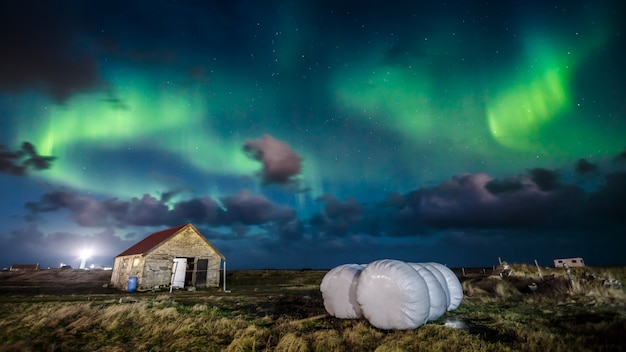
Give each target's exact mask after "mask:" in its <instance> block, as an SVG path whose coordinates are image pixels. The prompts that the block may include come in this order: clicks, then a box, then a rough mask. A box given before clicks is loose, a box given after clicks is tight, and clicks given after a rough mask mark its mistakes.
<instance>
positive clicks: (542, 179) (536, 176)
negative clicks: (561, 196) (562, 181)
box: [528, 167, 559, 191]
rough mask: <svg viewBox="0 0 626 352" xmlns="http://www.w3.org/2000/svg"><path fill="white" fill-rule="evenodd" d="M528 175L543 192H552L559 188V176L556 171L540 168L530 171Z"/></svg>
mask: <svg viewBox="0 0 626 352" xmlns="http://www.w3.org/2000/svg"><path fill="white" fill-rule="evenodd" d="M528 173H529V174H530V177H531V179H532V180H533V182H534V183H535V184H536V185H537V186H538V187H539V189H540V190H542V191H551V190H553V189H556V188H557V187H559V175H558V174H557V173H556V172H555V171H552V170H548V169H544V168H539V167H538V168H534V169H530V170H528Z"/></svg>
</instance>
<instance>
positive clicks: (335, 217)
mask: <svg viewBox="0 0 626 352" xmlns="http://www.w3.org/2000/svg"><path fill="white" fill-rule="evenodd" d="M317 201H318V202H324V203H325V205H324V208H323V209H322V210H321V211H320V212H319V213H317V214H315V215H313V216H312V217H311V219H310V224H311V225H312V226H314V227H315V228H316V231H318V232H322V233H324V234H327V235H331V236H343V235H346V234H347V233H349V232H350V230H351V228H352V227H353V226H354V225H356V224H357V223H358V222H360V221H361V220H362V219H363V217H362V215H363V210H364V208H363V205H362V204H361V203H359V202H358V201H357V200H356V199H354V198H347V199H346V200H345V201H344V202H341V201H339V200H338V199H337V198H335V196H333V195H330V194H327V195H324V196H321V197H318V198H317Z"/></svg>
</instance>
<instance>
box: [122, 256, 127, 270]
mask: <svg viewBox="0 0 626 352" xmlns="http://www.w3.org/2000/svg"><path fill="white" fill-rule="evenodd" d="M122 268H128V258H124V261H122Z"/></svg>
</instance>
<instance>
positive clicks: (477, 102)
mask: <svg viewBox="0 0 626 352" xmlns="http://www.w3.org/2000/svg"><path fill="white" fill-rule="evenodd" d="M625 7H626V5H625V3H624V2H623V1H570V0H563V1H480V2H479V1H448V2H441V1H431V2H428V4H422V2H420V1H397V2H394V1H336V0H333V1H326V0H324V1H295V0H294V1H156V0H154V1H153V0H150V1H119V0H116V1H82V0H81V1H24V0H20V1H2V2H1V3H0V45H1V48H2V49H1V50H0V51H1V54H0V223H2V226H1V227H0V267H8V266H10V265H11V264H12V263H37V262H38V263H40V264H41V266H42V267H58V266H59V264H60V263H66V264H69V265H72V266H74V267H77V266H78V264H79V261H80V260H79V253H80V252H81V250H85V249H89V250H91V252H92V256H91V258H90V259H89V260H88V262H87V264H94V265H95V266H111V265H112V264H113V258H114V257H115V256H116V255H117V254H119V253H120V252H122V251H123V250H125V249H126V248H128V247H130V246H131V245H133V244H134V243H136V242H137V241H139V240H140V239H142V238H144V237H145V236H147V235H148V234H150V233H153V232H155V231H159V230H162V229H165V228H167V227H173V226H177V225H181V224H185V223H189V222H190V223H192V224H193V225H194V226H196V228H198V229H199V230H200V232H201V233H202V234H204V235H205V237H207V239H208V240H209V241H211V243H213V244H214V245H215V246H216V247H217V248H218V249H219V250H220V251H221V252H222V253H223V254H224V255H225V256H226V258H227V260H228V266H229V267H230V268H234V269H237V268H240V269H244V268H331V267H334V266H336V265H339V264H344V263H369V262H371V261H373V260H377V259H383V258H392V259H399V260H405V261H412V262H427V261H436V262H440V263H444V264H446V265H448V266H454V267H459V266H463V267H472V266H491V265H493V264H497V263H498V257H501V258H502V259H503V260H506V261H509V262H514V263H532V262H533V260H534V259H537V260H538V261H539V263H540V264H542V265H550V266H551V265H552V259H554V258H563V257H583V258H584V260H585V262H586V263H587V264H588V265H597V266H604V265H624V264H626V257H625V256H624V248H626V204H625V203H626V83H625V82H626V68H625V66H624V65H625V63H626V32H625V30H626V21H624V20H623V14H624V13H626V8H625Z"/></svg>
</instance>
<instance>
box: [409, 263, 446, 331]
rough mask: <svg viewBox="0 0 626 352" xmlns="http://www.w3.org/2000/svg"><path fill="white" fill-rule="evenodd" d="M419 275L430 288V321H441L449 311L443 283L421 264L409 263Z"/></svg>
mask: <svg viewBox="0 0 626 352" xmlns="http://www.w3.org/2000/svg"><path fill="white" fill-rule="evenodd" d="M408 264H409V265H410V266H411V267H413V269H415V270H416V271H417V273H418V274H420V275H421V276H422V278H423V279H424V281H426V286H428V296H429V297H430V310H429V311H428V319H427V320H428V321H433V320H437V319H439V318H440V317H441V316H442V315H443V314H444V313H445V312H446V309H448V305H449V303H448V297H447V295H446V291H444V289H443V287H441V283H439V280H437V277H435V275H434V274H433V273H432V272H431V271H430V269H428V268H426V267H425V266H423V265H421V264H419V263H408Z"/></svg>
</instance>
